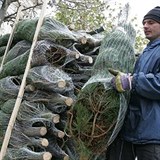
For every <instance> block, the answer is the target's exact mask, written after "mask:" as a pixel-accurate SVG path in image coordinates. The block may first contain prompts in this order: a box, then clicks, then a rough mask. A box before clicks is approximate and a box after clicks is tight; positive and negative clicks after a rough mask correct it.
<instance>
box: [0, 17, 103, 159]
mask: <svg viewBox="0 0 160 160" xmlns="http://www.w3.org/2000/svg"><path fill="white" fill-rule="evenodd" d="M37 21H38V19H32V20H28V19H26V20H22V21H20V22H19V23H18V24H17V26H16V31H15V33H14V36H13V41H12V45H11V47H10V50H9V52H8V53H7V55H6V57H5V59H4V65H3V69H2V71H1V73H0V146H1V145H2V143H3V138H4V135H5V132H6V128H7V126H8V122H9V119H10V116H11V114H12V111H13V108H14V105H15V102H16V98H17V95H18V92H19V89H20V85H21V82H22V79H23V74H24V71H25V67H26V63H27V60H28V56H29V53H30V49H31V44H32V40H33V36H34V33H35V29H36V25H37ZM101 31H103V29H102V28H100V29H99V30H96V31H93V32H88V33H87V32H85V31H71V30H69V29H68V27H67V26H65V25H64V24H62V23H60V22H58V21H56V20H54V19H51V18H48V17H46V18H45V19H44V21H43V25H42V27H41V29H40V33H39V35H38V41H37V43H36V46H35V48H34V52H33V56H32V61H31V68H30V70H29V73H28V75H27V79H26V87H25V91H24V96H23V97H22V103H21V105H20V109H19V112H18V115H17V117H16V122H15V124H14V127H13V131H12V134H11V138H10V141H9V145H8V148H7V152H6V155H5V157H4V159H5V160H13V159H16V160H22V159H28V160H49V159H54V160H55V159H57V160H63V159H64V160H67V159H72V160H76V159H77V160H78V159H79V153H78V152H77V150H76V146H75V142H74V140H73V138H72V136H71V135H70V133H69V131H68V124H69V122H68V117H69V112H71V106H73V105H74V103H75V101H76V98H77V95H78V93H79V92H80V90H81V88H82V86H83V85H84V83H85V82H86V81H87V80H88V79H89V77H90V76H91V70H92V66H93V63H94V61H95V59H96V56H97V55H98V53H99V46H100V44H101V40H102V39H103V37H104V36H103V35H102V34H98V32H101ZM8 39H9V34H6V35H4V36H2V37H1V38H0V55H1V58H0V61H2V59H3V56H4V52H5V49H6V46H7V42H8Z"/></svg>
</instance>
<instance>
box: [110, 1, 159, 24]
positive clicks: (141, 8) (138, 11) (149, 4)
mask: <svg viewBox="0 0 160 160" xmlns="http://www.w3.org/2000/svg"><path fill="white" fill-rule="evenodd" d="M110 2H111V3H113V2H118V3H122V4H126V3H127V2H129V4H130V7H131V13H130V14H131V17H132V16H133V17H135V16H136V17H137V22H138V25H139V26H141V25H142V20H143V17H144V15H145V14H146V13H147V12H148V11H149V10H151V9H152V8H154V7H156V6H160V0H110Z"/></svg>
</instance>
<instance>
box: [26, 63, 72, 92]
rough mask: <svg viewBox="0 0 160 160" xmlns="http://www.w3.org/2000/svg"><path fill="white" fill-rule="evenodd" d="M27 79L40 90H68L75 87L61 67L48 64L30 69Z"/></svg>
mask: <svg viewBox="0 0 160 160" xmlns="http://www.w3.org/2000/svg"><path fill="white" fill-rule="evenodd" d="M27 81H28V82H30V84H33V85H34V86H35V87H36V88H38V89H40V90H46V91H52V92H58V93H62V92H66V91H70V90H72V89H73V87H74V86H73V82H72V79H71V78H70V77H69V76H68V75H67V74H66V73H65V72H64V71H63V70H61V69H58V68H55V67H51V66H48V65H44V66H38V67H33V68H31V69H30V71H29V73H28V76H27Z"/></svg>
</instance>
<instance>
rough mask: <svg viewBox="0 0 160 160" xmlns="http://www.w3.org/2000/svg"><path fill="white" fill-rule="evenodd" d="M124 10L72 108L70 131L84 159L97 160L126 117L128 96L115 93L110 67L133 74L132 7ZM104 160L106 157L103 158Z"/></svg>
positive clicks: (133, 34) (133, 38)
mask: <svg viewBox="0 0 160 160" xmlns="http://www.w3.org/2000/svg"><path fill="white" fill-rule="evenodd" d="M125 7H126V8H125V9H123V10H122V11H123V12H122V13H121V15H120V17H119V23H118V25H117V27H115V29H113V31H112V32H111V33H109V34H107V36H106V37H105V38H104V40H103V41H102V44H101V46H100V51H99V55H98V56H97V58H96V61H95V63H94V65H93V72H92V76H91V78H90V79H89V80H88V81H87V82H86V83H85V84H84V86H83V88H82V90H81V91H80V93H79V96H78V100H77V101H76V103H75V105H74V107H73V117H72V119H71V121H72V126H71V128H70V131H71V133H72V135H73V136H74V137H75V139H76V141H77V146H78V151H79V152H80V153H81V157H83V158H84V157H85V158H86V159H90V160H92V159H98V157H101V156H103V154H104V155H105V151H106V149H107V147H108V145H110V144H111V143H112V141H113V140H114V139H115V137H116V136H117V134H118V132H119V130H120V128H121V126H122V124H123V120H124V117H125V113H126V110H127V103H128V99H129V95H128V93H127V92H126V93H125V94H124V93H118V92H116V91H115V90H114V89H113V88H112V86H111V84H110V81H111V78H112V76H113V75H111V74H110V73H109V72H108V68H114V69H117V70H120V71H122V72H132V70H133V65H134V62H135V55H134V41H135V36H136V32H135V30H134V28H133V26H132V25H131V24H130V23H129V22H128V21H127V18H128V11H129V8H128V6H127V5H126V6H125ZM100 159H101V160H103V158H100Z"/></svg>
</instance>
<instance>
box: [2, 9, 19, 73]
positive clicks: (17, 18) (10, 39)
mask: <svg viewBox="0 0 160 160" xmlns="http://www.w3.org/2000/svg"><path fill="white" fill-rule="evenodd" d="M21 11H22V6H20V7H19V9H18V12H17V16H16V20H15V23H14V26H13V28H12V31H11V34H10V36H9V40H8V43H7V46H6V49H5V52H4V55H3V59H2V62H1V66H0V72H1V71H2V69H3V64H4V60H5V58H6V55H7V53H8V50H9V49H10V46H11V44H12V40H13V35H14V31H15V28H16V25H17V23H18V21H19V18H20V15H21Z"/></svg>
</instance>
